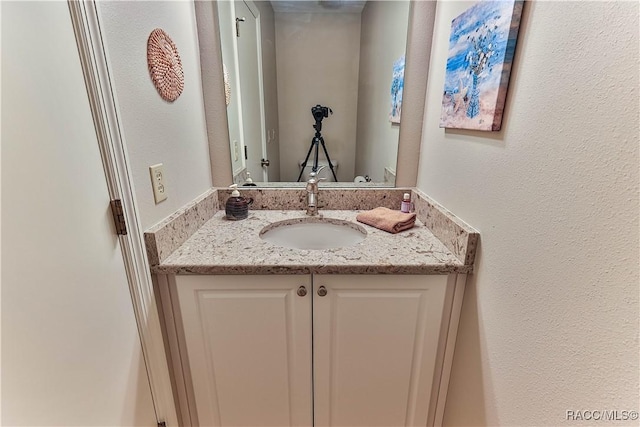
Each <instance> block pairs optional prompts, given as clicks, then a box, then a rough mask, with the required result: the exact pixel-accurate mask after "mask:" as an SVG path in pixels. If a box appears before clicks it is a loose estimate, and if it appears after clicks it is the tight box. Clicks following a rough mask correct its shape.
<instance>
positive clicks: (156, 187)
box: [149, 163, 167, 205]
mask: <svg viewBox="0 0 640 427" xmlns="http://www.w3.org/2000/svg"><path fill="white" fill-rule="evenodd" d="M149 173H150V174H151V187H153V198H154V199H155V201H156V205H157V204H158V203H160V202H161V201H163V200H165V199H166V198H167V187H166V185H165V176H164V165H163V164H162V163H158V164H157V165H153V166H149Z"/></svg>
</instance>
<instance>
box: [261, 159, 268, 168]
mask: <svg viewBox="0 0 640 427" xmlns="http://www.w3.org/2000/svg"><path fill="white" fill-rule="evenodd" d="M269 164H270V162H269V160H268V159H262V160H261V161H260V165H262V166H267V167H268V166H269Z"/></svg>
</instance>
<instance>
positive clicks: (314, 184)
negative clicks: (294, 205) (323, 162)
mask: <svg viewBox="0 0 640 427" xmlns="http://www.w3.org/2000/svg"><path fill="white" fill-rule="evenodd" d="M322 168H324V166H322V167H320V168H319V169H318V170H317V172H313V171H312V172H311V173H309V180H308V181H307V215H311V216H315V215H318V184H319V183H320V181H324V180H325V179H326V178H318V177H317V176H318V172H320V171H321V170H322Z"/></svg>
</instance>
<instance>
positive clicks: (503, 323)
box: [418, 2, 640, 426]
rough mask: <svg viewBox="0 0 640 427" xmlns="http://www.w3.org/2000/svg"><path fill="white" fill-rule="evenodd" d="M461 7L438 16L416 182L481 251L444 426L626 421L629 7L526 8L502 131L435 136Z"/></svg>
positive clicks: (632, 139) (632, 341)
mask: <svg viewBox="0 0 640 427" xmlns="http://www.w3.org/2000/svg"><path fill="white" fill-rule="evenodd" d="M471 4H473V3H472V2H439V3H438V10H437V16H436V27H435V35H434V40H433V50H432V57H431V70H430V73H429V83H428V89H427V101H426V110H425V111H426V112H425V120H424V130H423V140H422V151H421V158H420V172H419V177H418V187H419V188H420V189H422V190H424V191H425V192H426V193H428V194H429V195H430V196H432V197H433V198H434V199H436V200H437V201H438V202H440V203H442V204H443V205H444V206H446V207H447V208H449V209H451V210H452V211H453V212H455V213H456V214H457V215H459V216H460V217H461V218H463V219H464V220H465V221H467V222H468V223H469V224H471V225H473V226H474V227H477V228H478V230H479V231H480V236H481V239H480V250H479V253H478V256H477V258H476V268H475V273H474V274H473V275H471V276H470V282H469V286H468V288H467V292H466V294H465V300H464V306H463V312H462V318H461V324H460V331H459V335H458V342H457V347H456V353H455V360H454V365H453V372H452V378H451V384H450V389H449V395H448V400H447V407H446V413H445V424H446V425H467V426H468V425H563V424H571V425H576V424H577V425H593V424H594V421H593V420H591V421H590V422H583V423H579V422H570V421H566V420H565V416H566V411H567V410H603V409H612V410H613V409H618V410H625V409H626V410H631V409H636V410H637V409H638V402H639V395H638V372H639V364H638V357H639V354H640V353H639V351H638V293H639V289H638V284H639V279H640V276H639V271H638V268H639V267H638V259H639V258H640V253H639V241H638V206H639V201H638V179H639V178H638V162H639V158H638V129H639V128H638V126H639V125H638V115H639V112H638V69H639V61H638V51H639V46H638V3H637V2H610V3H604V2H580V3H579V4H576V3H570V2H527V3H526V5H525V11H524V15H523V22H522V26H521V29H520V31H521V33H520V37H519V40H518V46H517V48H516V59H515V62H514V67H513V72H512V75H511V84H510V87H509V94H508V95H507V103H506V107H505V115H504V120H503V128H502V130H501V131H500V132H493V133H486V132H473V131H455V130H448V131H445V130H443V129H440V128H439V127H438V125H439V117H440V106H441V100H442V99H441V98H442V89H443V85H444V71H445V66H446V58H447V50H448V43H449V30H450V25H451V20H452V19H453V18H455V17H456V16H457V15H459V14H460V13H462V12H463V11H464V10H465V9H466V8H468V7H469V6H470V5H471ZM603 424H608V423H603ZM618 424H619V425H623V424H626V425H635V424H637V421H634V422H629V421H628V422H624V423H618ZM608 425H609V424H608Z"/></svg>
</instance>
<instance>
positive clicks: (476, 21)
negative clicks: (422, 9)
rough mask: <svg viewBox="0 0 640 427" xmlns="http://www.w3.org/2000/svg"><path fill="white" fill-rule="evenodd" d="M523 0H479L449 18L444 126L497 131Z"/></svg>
mask: <svg viewBox="0 0 640 427" xmlns="http://www.w3.org/2000/svg"><path fill="white" fill-rule="evenodd" d="M522 7H523V1H521V0H505V1H481V2H479V3H476V4H475V5H473V6H472V7H470V8H469V9H467V10H466V11H465V12H464V13H462V14H461V15H460V16H458V17H457V18H455V19H454V20H453V21H452V22H451V36H450V37H449V56H448V59H447V72H446V75H445V82H444V94H443V97H442V115H441V117H440V127H443V128H456V129H474V130H486V131H497V130H500V127H501V126H502V113H503V110H504V102H505V98H506V96H507V87H508V86H509V75H510V74H511V63H512V61H513V55H514V52H515V48H516V39H517V37H518V28H519V27H520V17H521V16H522Z"/></svg>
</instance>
